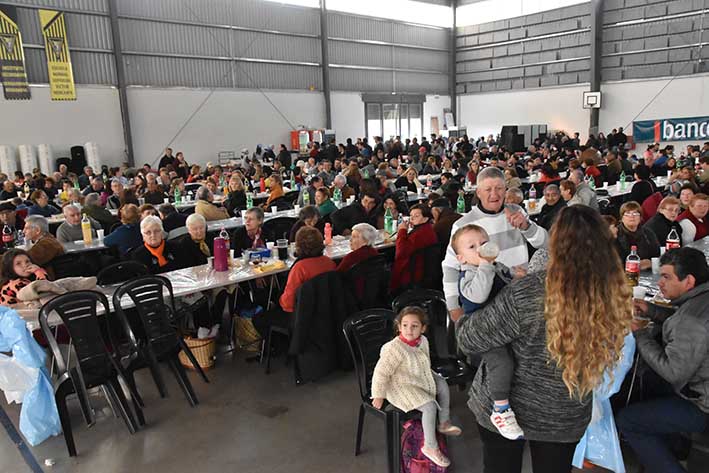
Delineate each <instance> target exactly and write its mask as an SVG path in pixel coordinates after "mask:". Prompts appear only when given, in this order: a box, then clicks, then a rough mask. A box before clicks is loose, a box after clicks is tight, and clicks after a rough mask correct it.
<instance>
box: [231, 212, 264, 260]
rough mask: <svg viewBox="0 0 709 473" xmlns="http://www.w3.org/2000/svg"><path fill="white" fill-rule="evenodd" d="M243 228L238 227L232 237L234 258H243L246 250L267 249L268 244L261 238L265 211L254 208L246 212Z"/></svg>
mask: <svg viewBox="0 0 709 473" xmlns="http://www.w3.org/2000/svg"><path fill="white" fill-rule="evenodd" d="M243 223H244V224H243V226H241V227H237V228H236V230H234V234H233V235H232V237H231V248H232V249H233V250H234V256H241V254H242V253H243V252H244V250H251V249H253V250H255V249H261V248H266V242H265V241H264V239H263V237H262V236H261V231H262V228H261V227H262V226H263V210H261V208H260V207H252V208H250V209H249V210H247V211H246V218H245V219H244V222H243Z"/></svg>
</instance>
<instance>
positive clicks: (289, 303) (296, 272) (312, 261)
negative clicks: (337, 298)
mask: <svg viewBox="0 0 709 473" xmlns="http://www.w3.org/2000/svg"><path fill="white" fill-rule="evenodd" d="M324 249H325V245H324V243H323V234H322V233H320V230H318V229H317V228H313V227H303V228H301V229H300V230H298V233H297V234H296V236H295V251H296V255H297V257H298V259H297V260H296V262H295V263H293V266H292V267H291V269H290V272H289V273H288V281H287V282H286V287H285V289H284V290H283V294H282V295H281V297H280V299H279V300H278V301H279V303H280V306H281V308H280V310H279V309H275V310H271V311H268V312H265V313H263V314H261V315H257V316H256V317H254V318H253V323H254V327H256V330H258V332H259V333H260V334H261V336H264V337H265V336H266V335H268V330H269V327H270V326H271V325H277V326H280V327H288V326H290V324H291V323H292V322H293V317H292V315H293V312H294V311H295V297H296V294H297V292H298V289H299V288H300V286H302V285H303V284H304V283H305V282H306V281H309V280H310V279H313V278H314V277H316V276H319V275H320V274H323V273H326V272H328V271H334V270H335V263H334V262H333V261H332V260H331V259H330V258H328V257H327V256H323V250H324Z"/></svg>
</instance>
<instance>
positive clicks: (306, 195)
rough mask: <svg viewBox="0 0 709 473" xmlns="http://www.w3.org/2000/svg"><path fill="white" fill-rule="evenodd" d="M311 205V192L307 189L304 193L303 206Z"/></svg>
mask: <svg viewBox="0 0 709 473" xmlns="http://www.w3.org/2000/svg"><path fill="white" fill-rule="evenodd" d="M306 205H310V191H308V189H305V191H304V192H303V206H306Z"/></svg>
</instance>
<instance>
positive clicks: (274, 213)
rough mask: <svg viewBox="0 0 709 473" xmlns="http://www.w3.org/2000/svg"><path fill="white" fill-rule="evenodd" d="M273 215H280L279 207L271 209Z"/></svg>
mask: <svg viewBox="0 0 709 473" xmlns="http://www.w3.org/2000/svg"><path fill="white" fill-rule="evenodd" d="M271 213H273V215H276V214H277V213H278V207H276V206H275V205H274V206H273V207H271Z"/></svg>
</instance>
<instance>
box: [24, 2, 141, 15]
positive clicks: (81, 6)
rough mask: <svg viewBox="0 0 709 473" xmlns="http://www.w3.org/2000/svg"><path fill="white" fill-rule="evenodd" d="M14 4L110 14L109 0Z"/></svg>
mask: <svg viewBox="0 0 709 473" xmlns="http://www.w3.org/2000/svg"><path fill="white" fill-rule="evenodd" d="M121 1H123V0H121ZM151 1H152V0H151ZM13 3H18V4H23V5H32V6H36V7H43V8H46V9H48V10H81V11H88V12H94V13H108V1H107V0H13ZM119 3H120V2H119Z"/></svg>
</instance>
